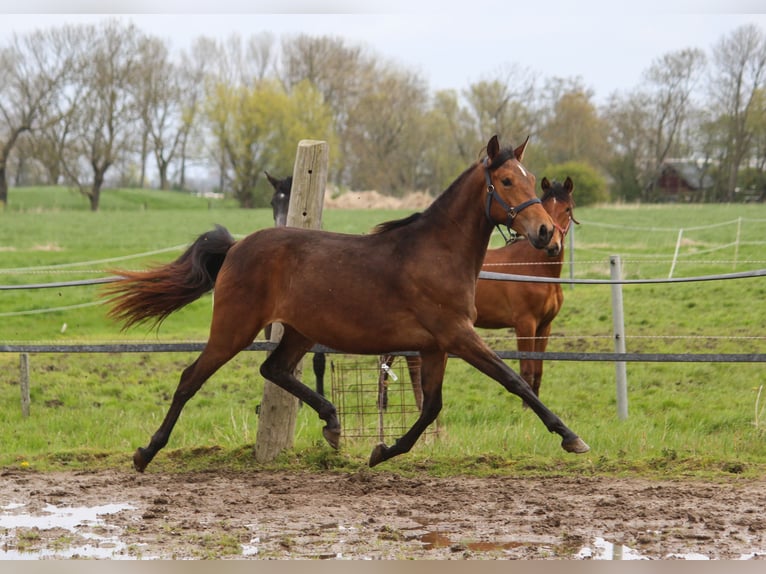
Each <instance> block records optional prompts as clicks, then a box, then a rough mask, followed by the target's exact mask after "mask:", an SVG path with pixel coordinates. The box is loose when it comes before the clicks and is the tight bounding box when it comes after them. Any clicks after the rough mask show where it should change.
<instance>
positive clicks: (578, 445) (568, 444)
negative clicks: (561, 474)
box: [561, 436, 590, 454]
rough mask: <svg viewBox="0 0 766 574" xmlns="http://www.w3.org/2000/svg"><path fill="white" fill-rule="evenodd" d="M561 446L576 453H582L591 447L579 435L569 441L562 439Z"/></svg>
mask: <svg viewBox="0 0 766 574" xmlns="http://www.w3.org/2000/svg"><path fill="white" fill-rule="evenodd" d="M561 448H563V449H564V450H565V451H567V452H574V453H576V454H582V453H584V452H588V451H589V450H590V447H589V446H588V445H587V444H586V443H585V441H584V440H582V439H581V438H580V437H579V436H578V437H575V438H573V439H571V440H568V441H561Z"/></svg>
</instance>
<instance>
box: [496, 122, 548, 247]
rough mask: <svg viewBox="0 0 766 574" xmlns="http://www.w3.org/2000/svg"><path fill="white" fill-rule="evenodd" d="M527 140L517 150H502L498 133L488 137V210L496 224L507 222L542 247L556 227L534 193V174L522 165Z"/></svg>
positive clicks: (531, 241)
mask: <svg viewBox="0 0 766 574" xmlns="http://www.w3.org/2000/svg"><path fill="white" fill-rule="evenodd" d="M528 141H529V138H527V139H526V141H525V142H524V143H523V144H521V145H520V146H519V147H517V148H516V149H511V148H507V149H500V144H499V143H498V141H497V136H492V139H490V140H489V143H488V144H487V160H486V162H485V167H484V171H485V177H486V181H487V204H486V213H487V218H489V220H490V221H492V222H493V223H494V224H495V225H498V226H500V225H506V226H507V227H508V228H509V229H513V230H514V231H516V232H518V233H521V234H522V235H525V236H526V237H527V238H528V239H529V241H530V243H531V244H532V245H534V246H535V247H537V248H538V249H542V248H543V247H545V246H546V245H547V244H548V242H549V241H550V240H551V238H552V237H553V231H554V227H553V221H552V220H551V218H550V216H549V215H548V214H547V213H546V211H545V210H544V209H543V208H542V205H541V203H540V199H538V197H537V196H536V195H535V176H534V175H533V174H532V173H530V172H529V171H527V169H526V168H524V166H523V165H521V160H522V158H523V157H524V149H525V148H526V146H527V142H528Z"/></svg>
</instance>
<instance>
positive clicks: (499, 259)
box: [381, 177, 579, 408]
mask: <svg viewBox="0 0 766 574" xmlns="http://www.w3.org/2000/svg"><path fill="white" fill-rule="evenodd" d="M541 187H542V190H543V197H542V200H541V201H542V205H543V208H544V209H545V211H547V212H548V214H549V215H550V216H551V219H552V220H553V225H554V227H555V232H554V234H553V237H552V238H551V241H550V242H549V243H548V245H546V246H545V247H544V248H543V249H539V248H537V247H535V246H534V245H532V244H531V243H530V242H529V241H527V238H526V237H520V238H519V239H517V240H515V241H513V242H511V243H508V244H507V245H505V246H503V247H500V248H497V249H489V250H487V254H486V256H485V257H484V263H483V264H482V270H483V271H494V272H497V273H513V274H516V275H528V276H537V277H551V278H555V277H560V276H561V267H562V264H563V261H564V240H565V237H566V234H567V232H568V231H569V228H570V226H571V225H572V222H575V223H579V222H578V221H577V220H576V219H575V218H574V215H573V213H574V199H573V197H572V192H573V191H574V183H573V182H572V179H571V178H569V177H567V178H566V180H565V181H564V184H563V185H562V184H561V183H558V182H555V181H554V182H553V184H551V183H550V182H549V181H548V179H547V178H545V177H544V178H543V180H542V182H541ZM563 304H564V293H563V291H562V289H561V285H560V284H559V283H531V282H524V281H498V280H493V279H479V281H478V283H477V284H476V323H475V325H476V326H477V327H483V328H487V329H506V328H512V329H514V331H515V332H516V345H517V348H518V350H519V351H536V352H541V353H542V352H544V351H545V349H546V347H547V346H548V337H549V335H550V331H551V323H552V322H553V320H554V319H555V318H556V315H558V312H559V311H560V310H561V307H562V305H563ZM394 358H395V355H386V356H384V357H381V364H382V365H387V366H389V367H390V366H391V363H392V362H393V360H394ZM406 360H407V367H408V369H409V373H410V379H411V381H412V389H413V392H414V394H415V403H416V404H417V406H418V408H421V407H422V403H423V393H422V391H421V389H420V359H419V358H418V357H417V356H408V357H406ZM520 367H521V376H522V377H523V378H524V380H525V381H527V383H529V386H530V387H532V390H533V391H534V392H535V394H536V395H538V396H539V395H540V383H541V381H542V377H543V361H542V360H541V359H521V361H520ZM385 374H386V373H385V369H384V372H383V373H382V374H381V377H385Z"/></svg>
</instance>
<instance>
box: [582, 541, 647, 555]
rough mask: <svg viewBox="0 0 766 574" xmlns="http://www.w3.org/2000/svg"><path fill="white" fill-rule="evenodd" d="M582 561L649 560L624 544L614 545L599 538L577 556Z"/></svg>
mask: <svg viewBox="0 0 766 574" xmlns="http://www.w3.org/2000/svg"><path fill="white" fill-rule="evenodd" d="M575 558H579V559H580V560H649V557H647V556H642V555H641V553H640V552H638V551H637V550H634V549H633V548H630V547H629V546H625V545H623V544H613V543H612V542H609V541H608V540H605V539H604V538H601V537H600V536H597V537H596V539H595V540H594V541H593V544H592V545H591V546H584V547H583V548H581V549H580V551H579V552H578V553H577V554H576V555H575Z"/></svg>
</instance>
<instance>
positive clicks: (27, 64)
mask: <svg viewBox="0 0 766 574" xmlns="http://www.w3.org/2000/svg"><path fill="white" fill-rule="evenodd" d="M70 33H71V29H69V28H62V29H54V30H50V31H36V32H32V33H31V34H28V35H25V36H21V37H19V36H16V35H14V37H13V40H12V42H11V44H10V45H9V46H6V47H3V48H0V204H2V205H3V206H5V205H7V203H8V174H7V168H8V160H9V157H10V154H11V151H12V150H13V148H14V146H15V145H16V142H17V141H18V139H19V137H20V136H21V135H22V134H24V133H25V132H29V131H32V130H36V129H39V128H41V127H42V126H43V125H45V122H49V121H56V120H57V118H56V117H51V115H50V114H46V113H44V112H45V111H46V110H48V108H49V107H50V106H51V102H54V101H55V100H56V97H57V92H58V90H60V89H61V86H62V84H63V82H64V79H65V77H66V75H67V74H69V73H70V72H71V70H72V65H73V62H72V59H71V51H70V50H68V49H66V45H67V43H68V41H69V35H70Z"/></svg>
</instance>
